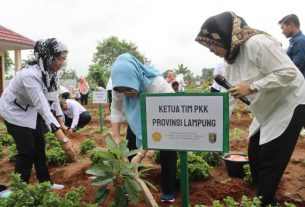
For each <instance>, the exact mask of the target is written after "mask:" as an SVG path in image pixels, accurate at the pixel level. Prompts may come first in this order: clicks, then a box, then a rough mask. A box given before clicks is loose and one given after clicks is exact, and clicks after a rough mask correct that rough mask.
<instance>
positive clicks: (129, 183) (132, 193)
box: [124, 178, 142, 204]
mask: <svg viewBox="0 0 305 207" xmlns="http://www.w3.org/2000/svg"><path fill="white" fill-rule="evenodd" d="M124 186H125V188H126V190H127V192H128V196H129V199H130V201H131V202H132V203H134V204H135V203H138V202H139V200H140V196H139V192H140V191H141V190H142V189H141V187H140V185H139V183H137V182H136V181H135V180H133V179H130V178H126V179H125V182H124Z"/></svg>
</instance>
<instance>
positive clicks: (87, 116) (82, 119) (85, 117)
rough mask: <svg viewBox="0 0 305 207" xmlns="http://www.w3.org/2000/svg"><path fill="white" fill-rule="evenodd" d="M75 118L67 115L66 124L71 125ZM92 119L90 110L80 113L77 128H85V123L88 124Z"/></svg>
mask: <svg viewBox="0 0 305 207" xmlns="http://www.w3.org/2000/svg"><path fill="white" fill-rule="evenodd" d="M72 121H73V119H71V118H68V117H67V116H65V125H66V126H67V127H71V124H72ZM90 121H91V115H90V114H89V112H88V111H84V112H83V113H81V114H80V115H79V120H78V123H77V126H76V129H79V128H83V127H84V126H85V125H87V124H88V123H89V122H90Z"/></svg>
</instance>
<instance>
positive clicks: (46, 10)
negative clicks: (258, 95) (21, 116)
mask: <svg viewBox="0 0 305 207" xmlns="http://www.w3.org/2000/svg"><path fill="white" fill-rule="evenodd" d="M302 2H303V1H301V0H290V1H283V0H277V1H274V0H273V1H270V0H269V1H268V0H252V1H248V0H213V1H204V0H86V1H84V0H6V1H1V3H0V25H2V26H4V27H6V28H9V29H11V30H13V31H15V32H17V33H19V34H22V35H24V36H26V37H28V38H30V39H32V40H34V41H37V40H39V39H45V38H50V37H56V38H57V39H58V40H60V41H61V42H63V43H65V44H66V45H67V47H68V49H69V55H68V61H67V68H69V69H70V68H71V69H74V70H76V72H77V75H78V76H80V75H83V76H86V75H87V74H88V68H89V65H91V64H93V62H92V58H93V55H94V53H95V52H96V47H97V45H98V42H102V41H103V40H104V39H106V38H109V37H110V36H116V37H118V39H119V40H125V41H127V42H132V43H134V44H136V45H137V46H138V50H139V51H140V52H141V53H143V54H144V55H145V57H147V58H148V59H149V60H151V63H152V64H153V65H154V67H155V68H157V69H159V70H160V71H162V72H164V71H166V70H168V69H175V68H177V67H178V64H183V65H184V66H186V67H188V69H189V70H190V71H191V72H193V74H194V75H201V70H202V69H203V68H214V67H215V65H217V64H218V63H219V62H220V61H221V59H220V58H219V57H217V56H215V55H214V54H212V53H210V52H209V50H208V49H207V48H205V47H203V46H201V45H200V44H198V43H197V42H195V41H194V39H195V37H196V35H197V34H198V32H199V30H200V27H201V25H202V24H203V22H204V21H205V20H206V19H207V18H209V17H210V16H213V15H216V14H219V13H222V12H224V11H234V12H235V13H236V14H237V15H239V16H241V17H243V18H244V19H245V20H246V22H247V23H248V25H249V26H250V27H252V28H256V29H260V30H263V31H266V32H267V33H269V34H271V35H272V36H274V37H275V38H276V39H278V40H279V41H280V42H281V43H282V45H283V47H284V48H287V47H288V43H289V41H288V39H286V38H285V37H284V35H283V34H282V31H281V29H280V26H279V25H278V21H279V20H280V19H282V17H284V16H286V15H288V14H292V13H294V14H296V15H297V16H298V17H299V19H300V22H301V29H302V27H303V26H304V25H303V23H304V24H305V12H304V7H303V6H301V5H303V3H302ZM28 54H29V52H28V51H23V52H22V58H23V59H26V57H27V56H28Z"/></svg>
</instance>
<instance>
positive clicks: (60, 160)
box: [45, 132, 70, 165]
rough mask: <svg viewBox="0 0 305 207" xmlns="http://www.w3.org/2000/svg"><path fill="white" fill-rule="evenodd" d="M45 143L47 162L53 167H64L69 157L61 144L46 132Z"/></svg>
mask: <svg viewBox="0 0 305 207" xmlns="http://www.w3.org/2000/svg"><path fill="white" fill-rule="evenodd" d="M45 140H46V143H47V147H46V155H47V158H48V162H49V163H50V164H55V165H64V164H66V163H68V162H69V161H70V158H69V156H68V155H67V154H66V152H65V150H64V149H63V148H62V146H61V143H60V142H59V141H58V140H57V138H56V137H55V136H54V134H52V133H50V132H48V133H46V134H45Z"/></svg>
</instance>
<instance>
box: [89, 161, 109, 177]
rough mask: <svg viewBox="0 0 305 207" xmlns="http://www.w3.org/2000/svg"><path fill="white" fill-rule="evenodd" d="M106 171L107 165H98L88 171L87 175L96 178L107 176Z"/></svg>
mask: <svg viewBox="0 0 305 207" xmlns="http://www.w3.org/2000/svg"><path fill="white" fill-rule="evenodd" d="M105 169H106V166H105V165H103V164H97V165H94V166H92V167H90V168H89V169H88V170H86V173H87V174H90V175H95V176H105V175H106V171H105Z"/></svg>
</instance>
